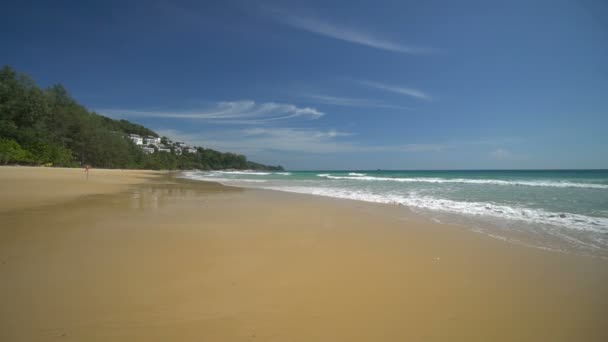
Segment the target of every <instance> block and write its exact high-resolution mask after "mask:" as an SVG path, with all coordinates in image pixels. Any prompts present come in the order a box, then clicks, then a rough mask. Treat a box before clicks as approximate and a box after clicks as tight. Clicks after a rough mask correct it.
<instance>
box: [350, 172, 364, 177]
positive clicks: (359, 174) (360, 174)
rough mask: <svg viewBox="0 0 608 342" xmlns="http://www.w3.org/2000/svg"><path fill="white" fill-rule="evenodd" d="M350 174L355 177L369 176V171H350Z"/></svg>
mask: <svg viewBox="0 0 608 342" xmlns="http://www.w3.org/2000/svg"><path fill="white" fill-rule="evenodd" d="M348 175H349V176H355V177H363V176H367V173H357V172H350V173H349V174H348Z"/></svg>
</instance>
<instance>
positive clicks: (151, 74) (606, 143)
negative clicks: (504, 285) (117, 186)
mask: <svg viewBox="0 0 608 342" xmlns="http://www.w3.org/2000/svg"><path fill="white" fill-rule="evenodd" d="M2 7H3V12H4V15H3V20H2V21H1V22H0V41H1V42H2V43H1V44H0V64H8V65H11V66H13V67H14V68H16V69H17V70H19V71H22V72H25V73H28V74H30V75H31V76H32V77H33V78H34V79H35V80H36V81H37V82H38V84H40V85H42V86H47V85H50V84H53V83H62V84H64V85H65V86H66V87H67V88H68V90H70V92H71V94H72V95H73V96H74V97H75V98H76V99H77V100H78V101H79V102H80V103H82V104H84V105H85V106H86V107H87V108H89V109H91V110H95V111H97V112H98V113H102V114H105V115H107V116H110V117H114V118H125V119H128V120H131V121H134V122H138V123H141V124H144V125H146V126H147V127H150V128H152V129H154V130H156V131H157V132H159V133H160V134H165V135H168V136H170V137H172V138H175V139H180V140H185V141H186V142H188V143H191V144H195V145H201V146H204V147H211V148H216V149H219V150H223V151H232V152H239V153H244V154H246V155H247V156H248V157H249V159H251V160H255V161H259V162H264V163H270V164H282V165H284V166H285V167H287V168H289V169H376V168H383V169H469V168H608V133H607V132H608V62H607V61H608V20H606V18H608V3H606V2H604V1H601V0H600V1H593V0H587V1H578V2H577V1H497V2H493V1H385V2H383V1H357V2H356V3H355V2H353V1H332V2H327V1H307V2H288V1H280V2H278V1H275V2H273V1H259V2H254V1H217V2H211V1H208V2H201V1H183V2H178V1H141V2H137V1H130V2H128V3H127V2H123V1H116V2H114V1H97V2H91V1H53V2H51V1H8V2H7V1H4V2H3V6H2Z"/></svg>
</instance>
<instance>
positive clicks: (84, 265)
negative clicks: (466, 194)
mask: <svg viewBox="0 0 608 342" xmlns="http://www.w3.org/2000/svg"><path fill="white" fill-rule="evenodd" d="M39 170H40V171H38V170H35V171H37V172H35V173H36V175H35V177H34V175H32V176H31V177H32V178H27V177H25V178H27V179H28V182H32V181H35V182H36V184H37V185H38V187H37V188H36V192H32V193H36V194H42V193H45V192H47V191H46V190H48V189H49V188H48V186H49V184H48V181H47V182H45V181H44V180H48V179H49V177H51V178H53V177H59V175H52V173H61V172H65V171H62V170H57V169H39ZM79 171H82V170H79ZM22 176H23V175H22ZM68 176H71V174H68ZM140 176H142V175H137V176H136V175H130V174H129V173H128V172H113V173H112V172H110V173H107V174H105V177H107V179H104V181H103V182H102V181H101V180H99V182H98V184H97V185H99V186H101V187H102V188H98V187H97V185H96V187H91V188H87V189H85V190H86V191H89V192H91V191H92V192H93V193H89V194H85V195H82V191H81V192H80V195H74V194H75V193H76V192H74V190H73V189H72V190H71V189H69V188H70V187H72V188H79V187H80V186H81V185H82V184H81V183H80V182H74V181H65V182H64V183H62V191H66V192H68V194H69V195H70V196H72V197H69V199H68V200H67V201H65V200H64V199H65V198H67V197H64V196H63V195H61V194H60V193H58V190H57V187H56V186H55V187H54V189H55V192H54V193H53V195H54V196H55V202H54V203H51V202H48V201H46V202H45V201H40V200H39V199H37V198H35V199H34V202H31V203H29V204H30V206H26V207H19V208H13V209H10V210H3V211H0V220H2V221H3V222H4V223H5V224H3V228H2V229H1V230H0V234H1V235H0V271H1V272H2V274H3V275H4V276H5V277H6V278H5V279H6V280H4V281H3V282H1V283H0V301H2V302H3V303H4V305H3V306H2V307H0V339H2V340H8V341H31V340H39V341H52V340H56V339H58V338H63V339H66V340H75V341H77V340H100V341H101V340H113V341H132V340H148V341H164V340H175V339H177V340H182V341H198V340H215V341H220V340H221V341H243V340H254V339H260V340H267V341H285V340H292V341H312V340H314V341H337V340H351V341H372V340H373V341H394V340H416V339H422V340H428V341H442V340H462V341H475V340H479V341H487V340H496V341H512V340H519V341H538V340H551V341H571V340H585V341H603V340H605V339H606V337H608V329H607V328H605V325H604V323H603V321H604V317H606V315H608V291H606V290H605V284H606V283H607V282H608V267H606V266H608V262H606V261H605V260H599V259H596V258H591V257H586V256H579V255H570V254H562V253H554V252H548V251H542V250H537V249H533V248H528V247H524V246H518V245H513V244H510V243H507V242H503V241H499V240H496V239H493V238H490V237H487V236H485V235H482V234H478V233H474V232H471V231H470V230H467V229H466V228H464V227H460V226H458V225H456V226H454V225H450V224H449V223H448V224H437V223H434V222H429V220H427V219H426V218H423V217H419V216H417V214H416V213H411V214H407V215H404V213H403V212H404V211H403V209H404V207H392V206H388V205H384V204H376V205H369V204H368V203H366V202H357V201H343V200H338V199H334V198H323V197H318V196H305V195H303V194H290V193H284V192H279V191H267V190H261V189H246V188H237V187H227V186H224V185H221V184H218V183H215V184H214V183H210V182H202V181H195V180H176V179H175V178H174V176H175V175H174V174H172V173H153V174H147V173H146V174H145V175H143V176H144V177H147V178H146V179H144V180H143V181H141V179H140V178H138V177H140ZM34 178H37V179H38V180H35V179H34ZM59 178H61V177H59ZM59 178H57V179H59ZM110 178H111V179H110ZM7 179H8V180H10V182H12V183H15V184H12V185H11V186H12V188H11V189H13V191H18V190H19V189H20V185H23V178H21V179H19V177H17V176H14V177H13V178H7V177H6V176H5V175H4V174H3V169H2V168H0V186H2V189H3V190H4V189H8V187H7V185H8V184H7ZM70 179H71V178H70ZM19 182H21V183H19ZM44 186H46V188H45V187H44ZM50 186H51V188H53V186H52V185H50ZM106 186H109V188H106V189H105V190H104V187H106ZM81 190H82V189H81ZM110 190H111V191H110ZM32 191H34V190H32ZM99 191H106V192H105V193H101V192H99ZM13 195H16V194H15V193H13V194H11V193H8V192H6V191H2V193H1V194H0V199H2V200H4V202H3V203H6V202H7V200H6V197H7V196H8V197H11V196H13ZM74 196H75V197H74ZM4 209H6V208H4ZM408 211H409V210H408ZM566 308H567V309H566Z"/></svg>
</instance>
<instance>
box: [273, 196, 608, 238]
mask: <svg viewBox="0 0 608 342" xmlns="http://www.w3.org/2000/svg"><path fill="white" fill-rule="evenodd" d="M264 188H266V189H270V190H278V191H285V192H296V193H304V194H311V195H317V196H325V197H333V198H342V199H351V200H359V201H365V202H374V203H387V204H399V205H405V206H408V207H412V208H419V209H428V210H438V211H443V212H449V213H455V214H464V215H469V216H486V217H487V216H490V217H495V218H501V219H508V220H516V221H521V222H526V223H531V224H544V225H551V226H557V227H563V228H568V229H574V230H577V231H586V232H594V233H601V234H608V218H604V217H592V216H586V215H580V214H572V213H556V212H549V211H545V210H542V209H531V208H523V207H512V206H507V205H499V204H494V203H486V202H465V201H454V200H448V199H442V198H435V197H431V196H418V195H415V194H414V195H409V196H403V195H395V194H374V193H370V192H365V191H356V190H346V189H336V188H320V187H302V186H278V187H277V186H270V187H264Z"/></svg>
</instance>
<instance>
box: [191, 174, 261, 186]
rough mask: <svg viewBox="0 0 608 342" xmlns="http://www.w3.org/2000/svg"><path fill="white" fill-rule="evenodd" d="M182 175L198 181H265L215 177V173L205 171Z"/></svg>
mask: <svg viewBox="0 0 608 342" xmlns="http://www.w3.org/2000/svg"><path fill="white" fill-rule="evenodd" d="M182 176H183V177H184V178H188V179H194V180H200V181H208V182H225V183H233V184H238V183H239V182H244V183H265V182H266V180H264V179H233V178H223V177H217V176H218V174H217V173H207V174H200V173H197V172H183V173H182Z"/></svg>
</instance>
